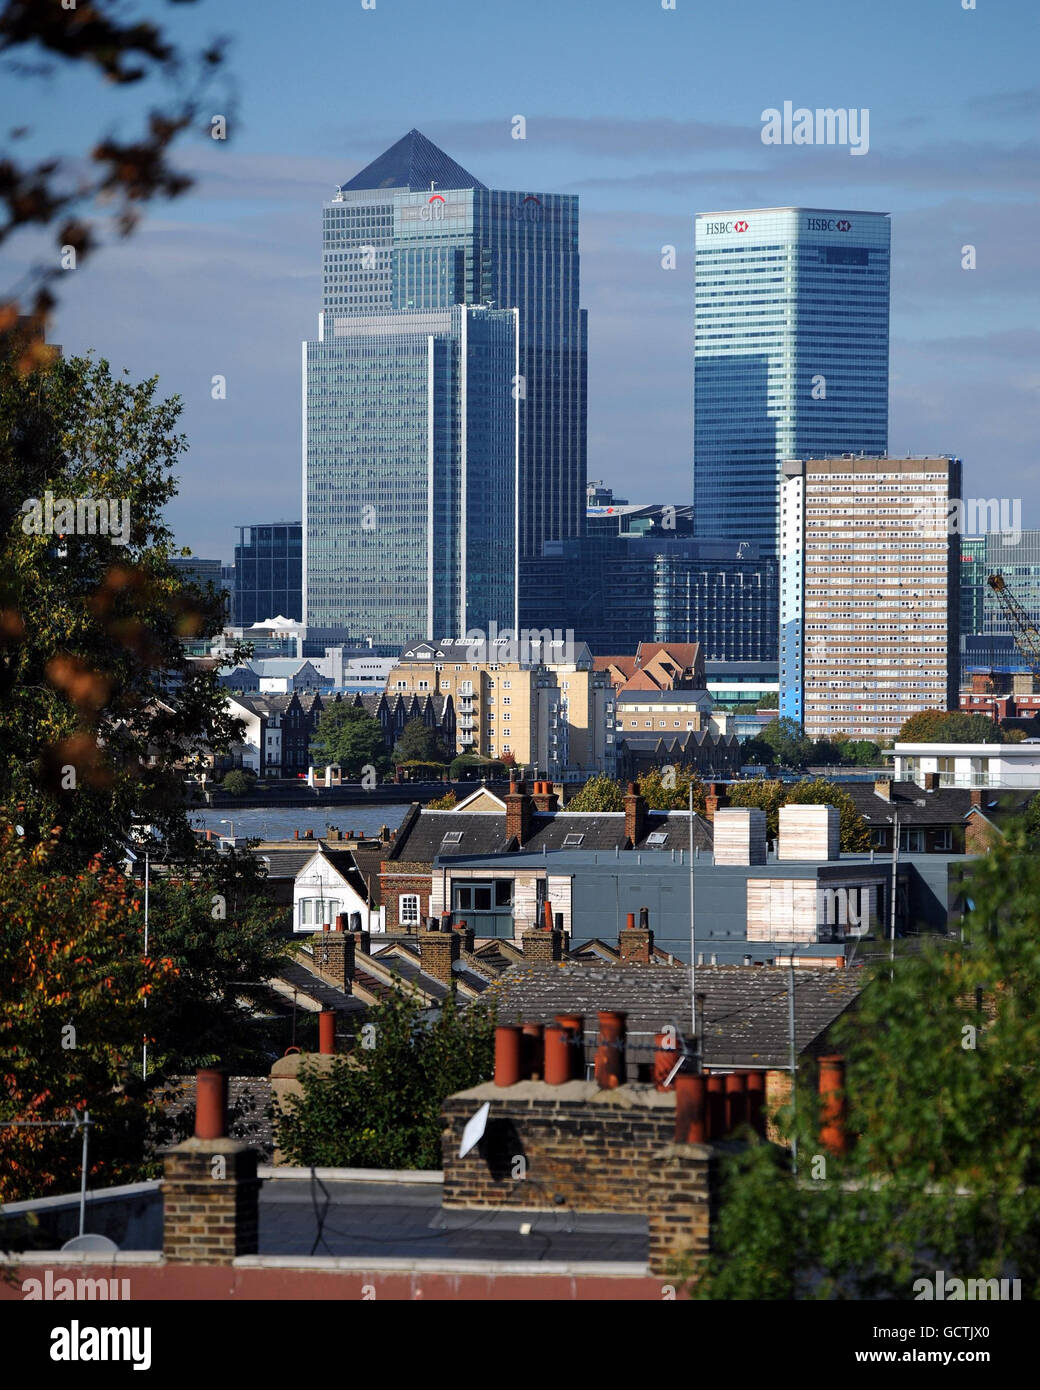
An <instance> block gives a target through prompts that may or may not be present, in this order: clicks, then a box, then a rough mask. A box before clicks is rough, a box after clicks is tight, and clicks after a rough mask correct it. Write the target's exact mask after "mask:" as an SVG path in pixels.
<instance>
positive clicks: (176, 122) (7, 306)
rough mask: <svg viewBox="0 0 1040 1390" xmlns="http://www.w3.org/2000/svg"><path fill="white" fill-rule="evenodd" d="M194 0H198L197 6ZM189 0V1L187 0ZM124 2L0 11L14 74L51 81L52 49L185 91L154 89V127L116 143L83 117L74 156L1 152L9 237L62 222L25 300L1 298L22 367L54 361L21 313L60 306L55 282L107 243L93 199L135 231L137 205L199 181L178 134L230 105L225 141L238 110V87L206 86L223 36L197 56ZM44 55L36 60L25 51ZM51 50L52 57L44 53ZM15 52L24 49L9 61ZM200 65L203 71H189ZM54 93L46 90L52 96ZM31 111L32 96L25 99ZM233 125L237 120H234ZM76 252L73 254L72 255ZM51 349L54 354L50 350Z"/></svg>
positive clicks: (17, 134)
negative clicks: (185, 164) (220, 91)
mask: <svg viewBox="0 0 1040 1390" xmlns="http://www.w3.org/2000/svg"><path fill="white" fill-rule="evenodd" d="M190 2H191V0H189V3H190ZM181 3H183V0H181ZM121 8H122V7H121V5H120V4H119V0H91V3H90V4H89V5H87V4H83V3H81V4H80V5H79V6H78V7H77V6H76V5H75V4H74V3H73V4H53V5H39V4H35V3H34V0H7V2H6V4H5V5H4V8H3V11H2V13H0V52H2V53H4V54H5V55H7V56H8V58H9V62H8V69H9V71H13V72H14V73H15V74H16V75H18V76H21V77H25V76H30V77H36V78H47V77H49V76H51V74H52V73H53V70H54V69H53V62H52V61H51V60H52V59H53V58H54V57H58V58H60V59H61V60H62V62H63V64H65V65H69V64H72V65H75V66H76V67H77V69H78V70H79V72H80V73H88V72H92V73H94V74H95V75H96V76H98V77H100V78H102V79H103V80H104V82H105V83H106V84H109V85H116V86H130V85H132V84H135V83H138V82H142V81H151V82H156V81H162V80H164V81H166V82H168V83H171V84H173V83H175V84H176V86H177V89H178V90H177V92H176V94H174V93H172V92H162V93H160V92H156V91H154V90H153V92H152V101H151V109H150V111H149V115H148V122H147V126H146V128H145V129H144V130H142V131H141V132H140V133H139V134H137V135H136V137H131V138H130V139H129V140H124V141H119V140H116V139H115V138H114V137H113V136H112V135H110V134H105V135H100V138H98V139H97V141H96V143H94V144H93V147H92V148H91V145H90V141H91V139H92V137H90V136H87V135H86V134H85V130H86V126H87V123H86V121H85V120H84V119H83V111H86V110H88V109H89V105H87V106H83V107H82V109H81V113H80V118H79V119H77V121H76V122H74V123H72V124H71V125H70V129H73V130H74V131H75V132H76V134H77V135H79V134H80V133H81V132H83V133H84V147H83V148H81V149H79V150H77V151H75V153H74V154H73V155H72V157H70V158H69V159H62V158H48V159H46V160H44V161H41V162H37V163H34V162H31V161H29V160H18V159H17V158H15V155H14V153H13V150H12V149H10V148H9V149H7V150H5V151H4V153H3V157H2V159H0V207H2V209H3V215H2V217H0V244H2V243H3V242H5V241H6V240H7V239H8V238H9V237H10V236H12V235H13V234H14V233H15V232H17V231H19V230H20V229H24V228H27V227H32V228H36V227H47V226H52V225H54V224H57V225H56V226H55V238H54V240H55V249H54V251H53V252H52V253H51V255H50V256H48V257H47V258H45V259H44V260H42V261H41V263H40V264H38V265H37V266H36V268H35V269H34V270H33V272H32V273H31V275H30V277H29V281H28V290H29V292H30V295H31V297H30V298H29V300H28V302H25V303H21V304H20V303H19V302H18V301H17V300H15V299H13V298H12V299H9V300H8V301H7V302H6V303H4V304H0V335H2V336H3V337H5V338H6V342H7V347H8V348H12V349H15V351H14V352H13V354H12V355H14V356H15V357H16V360H17V361H18V362H19V366H20V370H23V371H31V370H33V369H34V368H35V367H37V366H39V365H41V364H42V363H43V362H44V361H46V360H48V356H49V354H47V353H46V351H45V350H43V349H42V344H41V343H40V342H39V340H38V339H34V337H33V336H32V335H31V334H30V335H27V334H25V333H24V332H19V329H18V325H17V318H18V314H19V313H22V314H32V315H34V316H36V317H37V318H44V317H45V316H46V315H47V314H48V312H49V311H50V309H51V308H52V306H53V304H54V295H53V292H52V288H51V287H52V286H53V284H54V282H55V280H56V279H57V278H58V277H59V276H60V275H62V274H63V273H64V272H65V270H67V269H70V268H72V266H78V265H79V264H80V263H81V262H82V260H83V259H84V258H85V257H86V256H88V255H89V254H90V253H91V252H92V251H93V250H94V249H95V248H96V246H97V245H98V244H99V228H98V223H97V222H96V221H92V220H91V219H90V218H89V217H88V215H87V209H88V207H89V205H90V204H91V203H97V204H99V205H100V204H103V205H106V206H107V208H108V210H109V212H110V213H111V214H112V217H113V221H114V226H115V229H116V231H117V232H118V234H119V235H120V236H127V235H128V234H129V233H130V232H131V231H132V230H133V228H134V226H135V225H136V223H137V220H138V217H139V208H140V207H141V206H142V205H143V204H144V203H147V202H148V201H150V200H151V199H153V198H175V197H177V196H178V195H179V194H181V193H183V192H184V191H185V190H186V189H188V188H190V187H191V186H192V182H193V180H192V179H191V178H190V177H188V176H187V175H186V174H185V173H184V172H183V171H182V170H181V169H179V168H175V167H174V166H173V164H172V163H171V162H170V155H171V153H172V149H173V145H174V142H175V141H176V140H177V138H178V137H179V136H180V135H182V134H183V133H184V132H185V131H186V130H189V129H191V128H192V127H194V128H195V129H196V130H198V131H199V133H200V134H201V133H203V132H205V134H206V135H208V136H212V135H213V134H214V131H215V127H214V123H213V122H214V119H215V118H214V117H212V116H211V114H210V113H211V112H220V113H222V115H221V117H220V119H221V120H222V121H223V122H224V129H223V130H222V131H221V138H226V136H227V134H228V133H230V132H229V131H228V130H227V125H228V122H229V118H230V117H231V116H232V114H233V113H232V108H231V106H230V103H229V96H228V94H225V95H223V96H221V97H217V95H216V94H215V93H213V92H210V91H209V86H210V78H211V77H212V75H213V74H214V73H215V72H216V71H217V69H218V68H219V67H220V65H221V64H222V62H223V61H224V48H225V43H224V41H223V40H218V41H216V42H215V43H212V44H210V45H209V46H208V47H206V48H205V49H203V50H202V51H201V52H199V53H197V54H191V55H189V54H187V53H184V52H182V51H180V50H178V49H177V48H176V47H175V46H174V45H173V44H172V43H171V42H170V40H169V39H168V38H167V37H166V35H165V34H164V33H163V32H162V30H161V29H159V28H158V27H157V26H156V25H155V24H152V23H150V22H147V21H141V20H133V21H131V22H129V23H124V22H123V18H122V16H121V15H120V13H119V11H120V10H121ZM19 53H23V54H24V55H25V57H26V58H28V57H30V56H31V57H32V59H33V60H35V61H34V62H33V64H32V66H30V64H29V63H28V62H26V61H25V60H24V59H23V60H22V61H21V62H19V61H18V60H17V55H18V54H19ZM41 54H42V57H43V58H44V61H43V62H42V63H41V62H40V61H39V58H40V56H41ZM11 55H15V58H14V59H13V60H12V58H11ZM193 69H194V72H193V71H192V70H193ZM45 99H46V98H45ZM23 105H24V106H25V108H26V109H30V108H31V106H32V98H31V97H29V96H26V97H25V99H24V102H23ZM231 123H232V124H233V121H232V122H231ZM27 134H29V131H28V129H27V128H24V127H23V128H20V129H17V130H14V131H11V132H10V138H11V140H12V142H13V141H16V140H17V139H19V138H21V137H23V136H25V135H27ZM70 252H71V253H72V254H73V256H74V257H75V259H74V260H72V261H71V263H70V261H69V253H70ZM51 355H52V354H51Z"/></svg>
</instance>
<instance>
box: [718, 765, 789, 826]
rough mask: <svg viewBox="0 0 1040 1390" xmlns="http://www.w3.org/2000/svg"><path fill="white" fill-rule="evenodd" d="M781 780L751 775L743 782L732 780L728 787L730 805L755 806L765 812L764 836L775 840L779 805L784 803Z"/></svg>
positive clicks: (783, 790) (783, 789)
mask: <svg viewBox="0 0 1040 1390" xmlns="http://www.w3.org/2000/svg"><path fill="white" fill-rule="evenodd" d="M784 792H785V788H784V784H783V782H778V781H772V780H770V779H769V778H766V777H752V778H750V779H748V780H747V781H744V782H733V783H732V784H731V786H730V787H729V804H730V805H731V806H757V807H758V809H759V810H760V811H765V813H766V836H767V837H768V838H769V839H770V840H775V839H776V836H777V830H778V826H779V820H778V817H779V814H780V807H781V806H782V805H783V803H784Z"/></svg>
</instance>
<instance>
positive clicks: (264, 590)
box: [232, 521, 303, 627]
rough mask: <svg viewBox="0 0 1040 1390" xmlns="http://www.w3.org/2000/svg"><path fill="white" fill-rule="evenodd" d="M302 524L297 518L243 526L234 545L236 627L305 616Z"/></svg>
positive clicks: (298, 618) (234, 610)
mask: <svg viewBox="0 0 1040 1390" xmlns="http://www.w3.org/2000/svg"><path fill="white" fill-rule="evenodd" d="M302 584H303V527H302V526H301V525H300V523H299V522H298V521H274V522H268V523H267V524H264V525H254V526H240V527H239V528H238V543H237V545H236V546H235V591H234V592H235V602H234V606H233V608H232V613H233V621H234V625H235V627H252V625H253V623H263V622H266V621H267V620H268V618H290V619H292V620H293V621H294V622H297V623H298V622H299V621H300V620H301V619H302V617H303V594H302Z"/></svg>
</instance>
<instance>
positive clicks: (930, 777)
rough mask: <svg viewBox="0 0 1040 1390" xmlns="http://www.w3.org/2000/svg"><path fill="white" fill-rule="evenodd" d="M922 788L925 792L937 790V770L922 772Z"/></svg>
mask: <svg viewBox="0 0 1040 1390" xmlns="http://www.w3.org/2000/svg"><path fill="white" fill-rule="evenodd" d="M924 789H925V791H926V792H937V791H938V790H939V774H938V773H937V772H926V773H925V774H924Z"/></svg>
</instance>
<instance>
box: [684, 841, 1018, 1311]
mask: <svg viewBox="0 0 1040 1390" xmlns="http://www.w3.org/2000/svg"><path fill="white" fill-rule="evenodd" d="M972 898H973V901H974V903H975V910H974V912H973V913H971V914H970V916H969V917H968V919H967V921H966V925H965V933H964V937H965V939H964V941H963V943H962V942H960V941H950V940H945V939H937V938H930V939H926V941H925V942H924V948H923V950H922V951H921V952H920V953H919V954H914V955H909V956H903V957H901V958H898V959H897V963H896V968H895V971H894V973H893V976H892V978H889V968H888V965H887V962H886V963H884V964H882V965H879V967H878V968H877V969H876V970H875V971H874V972H873V975H872V979H871V981H870V984H869V986H868V988H867V989H866V990H865V991H864V992H863V994H862V995H861V997H860V1001H859V1004H858V1007H857V1008H855V1009H854V1010H852V1011H850V1012H849V1013H848V1014H846V1015H845V1016H844V1017H843V1018H842V1019H841V1020H839V1023H838V1025H837V1026H836V1035H835V1037H834V1046H835V1047H836V1049H837V1050H838V1051H840V1052H842V1053H843V1054H844V1055H845V1057H846V1060H847V1070H846V1102H847V1106H848V1120H847V1126H848V1131H849V1133H850V1135H851V1136H852V1139H853V1142H852V1143H851V1146H850V1148H849V1151H848V1152H847V1153H846V1154H845V1155H842V1156H840V1157H839V1156H836V1155H832V1154H826V1153H825V1152H824V1151H823V1150H822V1149H821V1146H820V1142H819V1138H818V1133H819V1131H818V1112H817V1110H816V1105H815V1102H814V1099H813V1096H812V1094H811V1085H809V1086H806V1087H805V1088H804V1089H803V1090H802V1091H801V1094H800V1097H799V1103H798V1109H797V1116H792V1114H791V1112H790V1110H789V1109H788V1110H786V1111H784V1112H783V1113H782V1114H781V1116H780V1120H781V1123H782V1125H784V1126H785V1128H786V1132H787V1133H792V1132H794V1133H796V1134H797V1135H798V1141H799V1142H798V1151H799V1164H800V1173H799V1176H798V1177H797V1178H795V1177H794V1175H793V1174H792V1171H791V1166H790V1163H789V1161H788V1159H787V1157H786V1156H785V1155H784V1154H783V1153H782V1152H780V1151H779V1150H778V1149H776V1148H774V1147H773V1146H772V1145H769V1144H766V1143H763V1142H757V1143H753V1144H751V1145H750V1146H749V1147H748V1148H747V1149H746V1150H745V1151H744V1152H743V1153H742V1154H741V1155H738V1156H736V1157H734V1158H726V1159H723V1164H724V1168H725V1184H724V1195H723V1204H722V1208H721V1214H720V1222H719V1226H718V1228H717V1231H716V1252H715V1254H714V1256H713V1258H712V1260H711V1263H710V1266H709V1269H708V1273H707V1276H706V1277H705V1278H704V1279H703V1280H701V1281H700V1282H699V1283H698V1284H697V1286H696V1289H695V1294H696V1296H697V1297H700V1298H715V1299H758V1298H769V1299H790V1298H817V1299H839V1298H840V1299H845V1298H847V1299H877V1298H897V1299H903V1300H906V1299H910V1298H913V1297H914V1295H915V1292H916V1291H915V1289H914V1281H915V1280H918V1279H925V1280H927V1281H928V1282H929V1285H931V1284H932V1282H933V1281H934V1279H935V1275H936V1271H938V1270H940V1269H941V1270H943V1271H944V1272H945V1275H946V1278H947V1280H950V1279H952V1278H960V1279H963V1280H968V1279H999V1278H1001V1277H1018V1278H1020V1279H1021V1281H1022V1296H1023V1298H1024V1299H1036V1298H1037V1297H1038V1296H1040V1153H1038V1150H1037V1145H1036V1134H1037V1133H1038V1132H1040V1071H1038V1069H1037V1067H1036V1065H1035V1062H1034V1059H1035V1057H1036V1056H1037V1051H1038V1048H1040V1015H1038V1013H1037V1010H1036V1007H1035V1001H1036V999H1037V998H1038V997H1040V858H1038V857H1037V856H1036V854H1035V853H1033V852H1032V851H1031V849H1030V848H1029V846H1028V844H1027V842H1026V841H1025V839H1024V838H1023V836H1022V835H1021V834H1015V835H1013V836H1011V837H1010V838H1009V840H1008V841H1007V842H1005V843H1004V844H1001V845H998V846H996V847H995V848H994V849H993V850H992V851H991V853H990V854H988V855H987V856H985V857H984V858H983V859H980V860H977V861H975V863H974V864H973V866H972ZM804 1080H805V1081H806V1082H811V1076H808V1077H805V1078H804ZM818 1156H822V1157H823V1158H824V1160H825V1163H824V1166H823V1168H821V1166H820V1165H819V1163H817V1164H816V1165H815V1168H814V1167H813V1161H814V1159H815V1158H816V1157H818Z"/></svg>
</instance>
